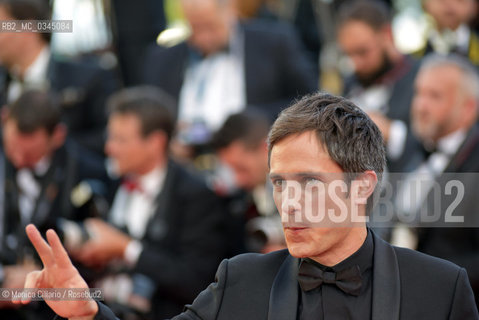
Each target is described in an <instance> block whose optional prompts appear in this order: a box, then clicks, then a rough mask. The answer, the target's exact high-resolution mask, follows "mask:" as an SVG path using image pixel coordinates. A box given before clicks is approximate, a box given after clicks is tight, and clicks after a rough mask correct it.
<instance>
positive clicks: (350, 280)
mask: <svg viewBox="0 0 479 320" xmlns="http://www.w3.org/2000/svg"><path fill="white" fill-rule="evenodd" d="M298 282H299V285H300V286H301V289H303V291H310V290H313V289H315V288H317V287H319V286H321V284H323V282H324V283H329V284H335V285H336V286H337V287H338V288H339V289H341V290H342V291H344V292H345V293H348V294H350V295H353V296H358V295H359V293H360V292H361V284H362V282H361V270H360V269H359V266H358V265H355V266H352V267H350V268H346V269H344V270H341V271H338V272H334V271H332V270H331V271H323V270H321V269H320V268H319V267H317V266H315V265H313V264H311V263H310V262H308V261H307V260H303V261H301V264H300V266H299V272H298Z"/></svg>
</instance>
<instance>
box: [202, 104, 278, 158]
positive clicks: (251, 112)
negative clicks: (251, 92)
mask: <svg viewBox="0 0 479 320" xmlns="http://www.w3.org/2000/svg"><path fill="white" fill-rule="evenodd" d="M270 126H271V123H270V121H269V119H268V117H267V116H266V115H265V114H263V113H262V112H261V111H259V110H256V109H252V108H249V109H247V110H245V111H243V112H240V113H236V114H233V115H231V116H229V117H228V119H226V121H225V123H224V124H223V126H222V127H221V128H220V129H219V130H218V131H217V132H216V133H215V134H214V135H213V138H212V140H211V145H212V147H213V149H215V150H221V149H224V148H226V147H228V146H229V145H231V144H232V143H233V142H235V141H241V142H243V143H244V145H245V146H246V147H248V148H251V149H254V148H256V147H258V146H259V145H260V144H261V143H264V142H266V137H267V136H268V132H269V129H270Z"/></svg>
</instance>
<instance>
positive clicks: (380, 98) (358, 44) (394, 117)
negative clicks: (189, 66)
mask: <svg viewBox="0 0 479 320" xmlns="http://www.w3.org/2000/svg"><path fill="white" fill-rule="evenodd" d="M338 21H339V22H338V31H337V32H338V44H339V46H340V47H341V49H342V51H343V52H344V53H345V54H346V56H347V57H348V58H349V59H350V60H351V62H352V64H353V68H354V73H353V74H352V75H351V76H350V77H349V78H347V79H345V88H344V92H343V94H344V95H345V96H346V97H348V98H350V99H351V100H352V101H354V102H355V103H356V104H357V105H358V106H359V107H360V108H362V109H363V110H365V111H366V112H367V113H368V114H369V115H370V116H371V118H372V119H373V120H374V121H375V123H376V125H378V127H379V128H380V129H381V132H382V133H383V136H384V140H385V142H386V144H387V155H388V167H389V169H390V170H393V171H396V170H400V169H401V167H402V165H403V163H401V162H398V161H396V160H397V159H399V158H400V156H401V155H402V153H403V152H404V147H403V146H404V144H403V140H405V139H407V138H409V141H408V147H409V145H411V144H412V145H414V144H415V142H414V139H411V135H408V134H407V133H408V130H409V121H410V112H409V110H410V104H411V100H412V96H413V80H414V77H415V75H416V72H417V68H418V63H417V62H415V61H414V60H413V59H411V58H410V57H408V56H405V55H403V54H402V53H400V52H399V50H398V49H397V48H396V46H395V44H394V39H393V34H392V28H391V17H390V13H389V8H388V7H387V6H386V5H385V4H384V3H381V2H378V1H367V0H359V1H353V2H352V3H346V4H345V5H343V6H342V7H341V8H340V10H339V12H338Z"/></svg>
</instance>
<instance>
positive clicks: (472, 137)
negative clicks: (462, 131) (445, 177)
mask: <svg viewBox="0 0 479 320" xmlns="http://www.w3.org/2000/svg"><path fill="white" fill-rule="evenodd" d="M478 143H479V127H478V126H477V125H474V126H473V127H472V128H471V130H470V131H469V133H468V134H467V137H466V139H465V140H464V142H463V143H462V145H461V146H460V147H459V150H458V151H457V152H456V154H455V155H454V157H453V158H452V160H451V162H450V163H449V164H448V166H447V167H446V169H445V170H444V172H458V171H459V170H460V169H461V167H462V166H463V165H464V163H465V162H466V161H467V160H468V159H469V158H470V155H471V153H472V152H473V151H474V150H475V148H477V145H478Z"/></svg>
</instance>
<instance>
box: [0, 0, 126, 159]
mask: <svg viewBox="0 0 479 320" xmlns="http://www.w3.org/2000/svg"><path fill="white" fill-rule="evenodd" d="M50 16H51V15H50V9H49V7H48V2H47V1H44V0H20V1H17V0H1V1H0V20H48V19H50ZM49 40H50V34H48V33H34V32H30V33H3V34H2V35H1V36H0V65H1V67H0V106H1V105H4V104H6V103H7V102H12V101H14V100H15V99H16V98H18V96H19V95H20V94H21V92H22V91H24V90H26V89H42V90H49V91H52V92H55V93H57V94H58V95H59V96H60V98H61V105H62V119H63V121H64V123H65V124H66V125H67V127H68V134H69V137H71V138H73V139H74V140H75V141H76V142H77V143H79V144H80V145H82V146H83V147H86V148H88V149H90V150H93V151H96V152H97V153H99V154H102V153H103V143H104V129H105V125H106V111H105V101H106V99H107V98H108V96H109V95H110V94H111V93H113V92H114V91H115V90H116V89H117V88H118V87H119V81H118V79H117V75H116V74H115V72H113V70H112V68H110V67H106V66H105V67H104V66H102V65H101V64H100V63H99V61H98V60H97V59H94V58H84V59H78V60H77V61H73V60H72V59H69V60H67V59H65V58H60V57H55V56H54V55H53V54H52V52H51V51H50V46H49Z"/></svg>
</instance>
